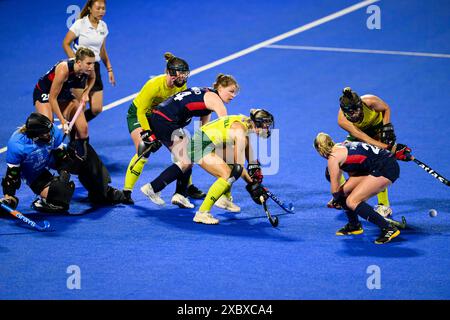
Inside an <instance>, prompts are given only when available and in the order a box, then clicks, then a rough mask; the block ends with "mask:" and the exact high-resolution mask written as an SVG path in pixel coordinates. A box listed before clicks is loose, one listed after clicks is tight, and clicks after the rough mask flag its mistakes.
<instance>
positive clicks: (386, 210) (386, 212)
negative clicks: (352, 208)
mask: <svg viewBox="0 0 450 320" xmlns="http://www.w3.org/2000/svg"><path fill="white" fill-rule="evenodd" d="M373 209H374V210H375V211H376V212H378V213H379V214H380V215H381V216H383V217H384V218H387V217H390V216H392V209H391V208H390V207H388V206H384V205H380V204H379V205H376V206H375V207H374V208H373Z"/></svg>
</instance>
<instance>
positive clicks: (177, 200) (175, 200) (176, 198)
mask: <svg viewBox="0 0 450 320" xmlns="http://www.w3.org/2000/svg"><path fill="white" fill-rule="evenodd" d="M172 204H176V205H177V206H179V207H180V208H186V209H192V208H193V207H194V205H193V204H192V203H191V202H190V201H189V199H188V198H186V197H185V196H183V195H181V194H179V193H175V194H174V195H173V197H172Z"/></svg>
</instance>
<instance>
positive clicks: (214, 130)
mask: <svg viewBox="0 0 450 320" xmlns="http://www.w3.org/2000/svg"><path fill="white" fill-rule="evenodd" d="M235 122H240V123H242V125H243V126H244V128H245V131H246V132H247V131H248V127H249V117H247V116H244V115H243V114H239V115H230V116H224V117H220V118H218V119H216V120H214V121H211V122H208V123H207V124H205V125H203V126H201V127H200V130H201V131H203V133H204V134H206V135H207V136H208V138H209V139H210V140H211V142H212V143H213V144H214V145H220V144H223V143H228V142H230V135H229V131H230V127H231V125H232V124H233V123H235Z"/></svg>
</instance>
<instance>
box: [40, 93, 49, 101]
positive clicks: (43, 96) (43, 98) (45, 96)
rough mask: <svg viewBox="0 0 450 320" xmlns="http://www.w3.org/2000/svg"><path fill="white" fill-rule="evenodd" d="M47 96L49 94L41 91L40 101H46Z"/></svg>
mask: <svg viewBox="0 0 450 320" xmlns="http://www.w3.org/2000/svg"><path fill="white" fill-rule="evenodd" d="M48 96H49V94H48V93H43V94H41V99H42V101H48Z"/></svg>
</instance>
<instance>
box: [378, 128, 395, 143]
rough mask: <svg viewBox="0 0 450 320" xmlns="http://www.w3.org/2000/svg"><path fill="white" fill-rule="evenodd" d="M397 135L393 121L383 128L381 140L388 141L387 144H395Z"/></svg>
mask: <svg viewBox="0 0 450 320" xmlns="http://www.w3.org/2000/svg"><path fill="white" fill-rule="evenodd" d="M396 139H397V137H396V136H395V133H394V126H393V125H392V123H386V124H385V125H383V127H382V128H381V142H383V143H386V144H387V145H394V144H395V140H396Z"/></svg>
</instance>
